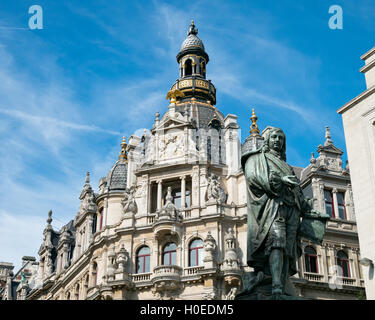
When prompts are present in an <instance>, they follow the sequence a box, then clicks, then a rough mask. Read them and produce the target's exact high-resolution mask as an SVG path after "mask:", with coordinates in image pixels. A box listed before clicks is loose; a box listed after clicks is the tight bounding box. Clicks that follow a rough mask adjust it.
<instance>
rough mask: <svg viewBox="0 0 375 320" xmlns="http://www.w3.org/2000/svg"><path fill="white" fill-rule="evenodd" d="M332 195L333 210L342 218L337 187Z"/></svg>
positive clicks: (336, 215) (336, 216) (337, 216)
mask: <svg viewBox="0 0 375 320" xmlns="http://www.w3.org/2000/svg"><path fill="white" fill-rule="evenodd" d="M332 196H333V211H334V213H335V218H340V215H339V203H338V201H337V189H336V188H333V190H332Z"/></svg>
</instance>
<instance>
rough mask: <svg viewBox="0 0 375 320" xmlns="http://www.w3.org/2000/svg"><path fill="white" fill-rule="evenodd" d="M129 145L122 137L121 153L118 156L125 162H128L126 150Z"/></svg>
mask: <svg viewBox="0 0 375 320" xmlns="http://www.w3.org/2000/svg"><path fill="white" fill-rule="evenodd" d="M127 146H128V144H127V143H126V140H125V137H122V143H121V152H120V155H119V156H118V158H119V160H124V161H125V162H127V161H128V152H127V150H126V148H127Z"/></svg>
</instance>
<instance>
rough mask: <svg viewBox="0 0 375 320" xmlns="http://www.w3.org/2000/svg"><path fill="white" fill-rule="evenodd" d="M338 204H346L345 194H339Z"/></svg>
mask: <svg viewBox="0 0 375 320" xmlns="http://www.w3.org/2000/svg"><path fill="white" fill-rule="evenodd" d="M337 202H338V203H339V204H344V194H343V193H342V192H337Z"/></svg>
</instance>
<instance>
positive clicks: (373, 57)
mask: <svg viewBox="0 0 375 320" xmlns="http://www.w3.org/2000/svg"><path fill="white" fill-rule="evenodd" d="M361 59H362V60H363V61H364V63H365V65H364V66H363V67H362V68H361V69H360V72H362V73H363V74H364V76H365V80H366V90H365V91H363V92H362V93H361V94H359V95H358V96H357V97H355V98H354V99H352V100H351V101H349V102H348V103H346V104H345V105H344V106H342V107H341V108H340V109H339V110H338V111H337V112H338V113H339V114H341V115H342V121H343V125H344V131H345V140H346V147H347V150H348V159H349V161H350V166H351V169H352V175H353V194H354V200H355V203H356V208H357V221H358V231H359V239H360V244H361V251H362V254H363V260H362V263H363V265H364V266H365V267H364V279H365V282H366V294H367V297H368V299H371V300H375V277H374V263H375V254H374V252H375V237H374V231H373V229H374V227H373V226H374V224H375V214H374V207H375V197H374V194H375V165H374V163H375V47H373V48H372V49H371V50H369V51H368V52H366V53H365V54H364V55H362V56H361Z"/></svg>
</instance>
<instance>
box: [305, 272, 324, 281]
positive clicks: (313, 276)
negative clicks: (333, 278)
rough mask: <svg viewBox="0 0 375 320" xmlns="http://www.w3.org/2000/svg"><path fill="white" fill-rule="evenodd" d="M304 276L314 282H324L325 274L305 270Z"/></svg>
mask: <svg viewBox="0 0 375 320" xmlns="http://www.w3.org/2000/svg"><path fill="white" fill-rule="evenodd" d="M304 277H305V279H306V280H309V281H314V282H324V275H322V274H319V273H313V272H305V273H304Z"/></svg>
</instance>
